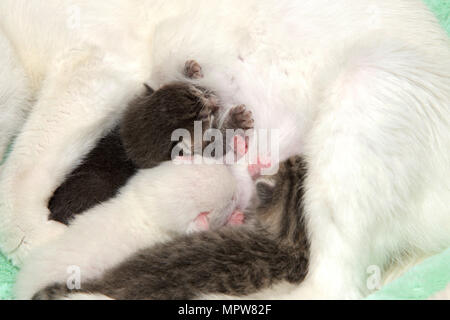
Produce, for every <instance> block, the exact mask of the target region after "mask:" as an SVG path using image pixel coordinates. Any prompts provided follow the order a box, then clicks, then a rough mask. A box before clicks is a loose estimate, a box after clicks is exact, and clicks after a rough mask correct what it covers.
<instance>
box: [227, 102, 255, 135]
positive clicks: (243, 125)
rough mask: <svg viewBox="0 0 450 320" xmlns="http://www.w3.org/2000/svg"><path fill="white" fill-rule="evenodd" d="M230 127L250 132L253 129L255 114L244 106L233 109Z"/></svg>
mask: <svg viewBox="0 0 450 320" xmlns="http://www.w3.org/2000/svg"><path fill="white" fill-rule="evenodd" d="M229 117H230V120H229V121H230V125H231V127H233V128H234V129H243V130H250V129H253V125H254V120H253V114H252V112H251V111H250V110H247V107H246V106H245V105H243V104H241V105H239V106H236V107H233V108H232V109H231V111H230V115H229Z"/></svg>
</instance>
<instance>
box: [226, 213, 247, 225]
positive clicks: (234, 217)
mask: <svg viewBox="0 0 450 320" xmlns="http://www.w3.org/2000/svg"><path fill="white" fill-rule="evenodd" d="M244 220H245V216H244V213H242V212H241V211H235V212H233V213H232V214H231V216H230V218H229V219H228V222H227V225H228V226H240V225H243V224H244Z"/></svg>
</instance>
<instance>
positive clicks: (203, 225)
mask: <svg viewBox="0 0 450 320" xmlns="http://www.w3.org/2000/svg"><path fill="white" fill-rule="evenodd" d="M209 214H210V213H209V212H202V213H200V214H199V215H198V216H197V217H196V218H195V219H194V221H192V222H191V223H190V224H189V226H188V229H187V231H186V232H187V233H188V234H191V233H195V232H201V231H207V230H209V218H208V215H209Z"/></svg>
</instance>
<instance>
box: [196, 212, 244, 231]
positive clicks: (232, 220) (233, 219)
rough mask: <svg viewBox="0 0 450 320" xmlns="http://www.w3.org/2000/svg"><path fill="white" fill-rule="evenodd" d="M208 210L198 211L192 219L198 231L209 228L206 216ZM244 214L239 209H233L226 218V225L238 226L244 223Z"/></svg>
mask: <svg viewBox="0 0 450 320" xmlns="http://www.w3.org/2000/svg"><path fill="white" fill-rule="evenodd" d="M208 215H209V212H202V213H200V214H199V215H198V216H197V217H196V218H195V220H194V222H195V225H196V227H197V228H198V230H200V231H207V230H209V218H208ZM244 220H245V216H244V214H243V213H242V212H241V211H235V212H233V213H232V214H231V216H230V217H229V218H228V221H227V226H232V227H236V226H240V225H242V224H244Z"/></svg>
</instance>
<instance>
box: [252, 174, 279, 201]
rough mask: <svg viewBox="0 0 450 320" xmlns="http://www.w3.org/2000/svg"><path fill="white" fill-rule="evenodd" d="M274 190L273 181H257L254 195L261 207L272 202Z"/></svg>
mask: <svg viewBox="0 0 450 320" xmlns="http://www.w3.org/2000/svg"><path fill="white" fill-rule="evenodd" d="M274 190H275V183H274V181H271V180H268V179H259V180H258V181H257V182H256V194H257V195H258V198H259V200H260V201H261V204H262V205H267V204H269V203H271V202H272V200H273V194H274Z"/></svg>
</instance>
